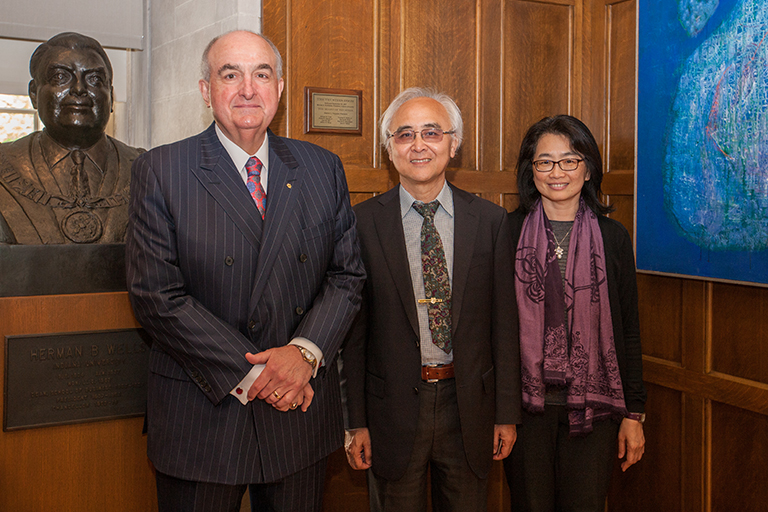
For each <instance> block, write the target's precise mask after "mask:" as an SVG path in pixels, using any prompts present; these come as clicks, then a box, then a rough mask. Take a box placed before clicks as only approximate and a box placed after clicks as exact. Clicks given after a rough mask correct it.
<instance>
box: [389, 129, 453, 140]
mask: <svg viewBox="0 0 768 512" xmlns="http://www.w3.org/2000/svg"><path fill="white" fill-rule="evenodd" d="M417 133H420V134H421V140H423V141H424V142H440V141H441V140H443V135H451V134H453V133H456V130H450V131H447V132H444V131H443V130H441V129H440V128H424V129H423V130H420V131H416V130H398V131H396V132H395V133H390V134H389V135H388V136H387V139H391V138H394V139H395V144H413V141H415V140H416V134H417Z"/></svg>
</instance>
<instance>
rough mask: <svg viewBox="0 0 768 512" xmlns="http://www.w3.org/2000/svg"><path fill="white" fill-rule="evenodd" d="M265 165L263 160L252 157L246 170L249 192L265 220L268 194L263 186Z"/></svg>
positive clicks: (246, 165)
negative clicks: (262, 175) (262, 178)
mask: <svg viewBox="0 0 768 512" xmlns="http://www.w3.org/2000/svg"><path fill="white" fill-rule="evenodd" d="M262 167H263V164H262V163H261V160H259V159H258V158H256V157H255V156H252V157H251V158H249V159H248V162H246V164H245V170H246V171H248V181H247V182H246V185H247V186H248V191H249V192H250V193H251V197H252V198H253V200H254V201H255V202H256V208H258V209H259V213H261V218H262V219H263V218H264V212H266V210H267V194H266V193H265V192H264V187H262V186H261V169H262Z"/></svg>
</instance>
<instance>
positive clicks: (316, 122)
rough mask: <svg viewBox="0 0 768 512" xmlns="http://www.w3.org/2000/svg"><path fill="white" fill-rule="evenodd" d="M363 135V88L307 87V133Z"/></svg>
mask: <svg viewBox="0 0 768 512" xmlns="http://www.w3.org/2000/svg"><path fill="white" fill-rule="evenodd" d="M314 132H320V133H323V132H325V133H347V134H353V135H362V134H363V91H358V90H354V89H323V88H320V87H304V133H314Z"/></svg>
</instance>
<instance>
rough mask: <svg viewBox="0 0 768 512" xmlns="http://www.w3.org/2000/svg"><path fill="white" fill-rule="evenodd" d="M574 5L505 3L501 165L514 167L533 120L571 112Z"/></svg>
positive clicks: (523, 2)
mask: <svg viewBox="0 0 768 512" xmlns="http://www.w3.org/2000/svg"><path fill="white" fill-rule="evenodd" d="M574 10H575V9H574V5H573V2H568V3H560V2H558V3H549V2H547V3H545V2H525V1H509V2H507V3H506V8H505V11H504V34H505V35H504V39H503V41H504V48H503V55H504V62H503V73H504V76H503V77H502V80H503V90H504V104H503V107H502V113H501V115H502V123H503V127H504V142H505V145H504V149H503V155H502V163H501V165H502V168H506V169H514V168H515V166H516V164H517V155H518V153H519V150H520V142H521V141H522V140H523V136H524V135H525V132H526V131H527V130H528V128H529V127H530V126H531V125H532V124H533V123H535V122H536V121H538V120H539V119H541V118H542V117H545V116H551V115H555V114H571V113H573V112H572V110H571V92H572V91H571V86H572V84H573V81H574V80H573V73H574V65H573V46H574V39H575V37H576V36H575V33H574V29H575V27H574V24H575V16H576V15H575V13H574Z"/></svg>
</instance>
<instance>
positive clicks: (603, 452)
mask: <svg viewBox="0 0 768 512" xmlns="http://www.w3.org/2000/svg"><path fill="white" fill-rule="evenodd" d="M618 433H619V425H618V424H617V423H615V422H614V421H611V420H604V421H598V422H595V424H594V430H593V431H592V432H591V433H590V434H588V435H587V436H582V437H569V435H568V412H567V410H566V408H565V406H553V405H547V406H546V407H545V408H544V413H543V414H529V413H527V412H525V411H523V423H522V425H518V427H517V442H516V443H515V446H514V448H513V449H512V453H511V454H510V456H509V457H507V459H506V460H504V470H505V472H506V475H507V482H508V483H509V489H510V493H511V495H512V496H511V497H512V510H513V512H603V511H604V510H605V497H606V495H607V493H608V485H609V484H610V480H611V473H612V471H613V466H614V463H615V460H616V458H617V457H618V442H617V438H618Z"/></svg>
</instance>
